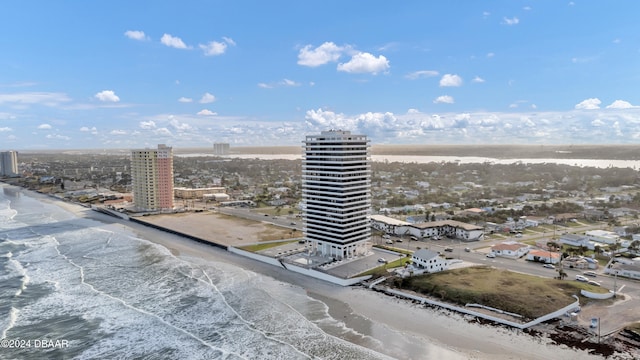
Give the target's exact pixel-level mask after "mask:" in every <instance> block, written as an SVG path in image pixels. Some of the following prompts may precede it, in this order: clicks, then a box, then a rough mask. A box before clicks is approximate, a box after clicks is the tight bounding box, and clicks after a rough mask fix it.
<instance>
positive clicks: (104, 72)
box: [0, 0, 640, 150]
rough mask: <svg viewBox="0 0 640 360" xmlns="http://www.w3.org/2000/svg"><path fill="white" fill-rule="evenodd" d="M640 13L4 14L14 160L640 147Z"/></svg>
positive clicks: (24, 9)
mask: <svg viewBox="0 0 640 360" xmlns="http://www.w3.org/2000/svg"><path fill="white" fill-rule="evenodd" d="M638 14H640V2H638V1H635V0H620V1H613V2H609V1H585V0H582V1H581V0H574V1H557V0H547V1H519V0H505V1H471V0H469V1H401V2H391V1H378V0H373V1H334V0H322V1H313V0H309V1H294V0H291V1H243V0H235V1H180V2H178V1H119V0H115V1H109V2H93V1H86V2H81V1H64V0H62V1H29V0H23V1H10V2H9V1H6V2H3V3H2V5H1V6H0V31H1V32H2V34H3V35H2V36H1V37H0V49H2V52H1V54H2V55H1V56H0V149H18V150H21V149H83V148H98V149H99V148H138V147H146V146H155V145H156V144H158V143H165V144H167V145H170V146H174V147H201V146H211V145H212V143H213V142H229V143H231V144H232V146H261V145H300V144H301V141H302V139H303V138H304V136H305V135H307V134H314V133H318V132H319V131H321V130H327V129H343V130H351V131H353V132H356V133H362V134H366V135H369V137H370V138H371V139H372V143H373V144H633V143H637V142H640V107H639V106H640V92H639V91H638V89H640V22H639V21H638V20H637V17H638Z"/></svg>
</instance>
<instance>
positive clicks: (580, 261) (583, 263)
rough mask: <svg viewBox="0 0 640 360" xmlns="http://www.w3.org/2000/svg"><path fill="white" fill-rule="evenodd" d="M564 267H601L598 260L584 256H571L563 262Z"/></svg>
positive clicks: (593, 268)
mask: <svg viewBox="0 0 640 360" xmlns="http://www.w3.org/2000/svg"><path fill="white" fill-rule="evenodd" d="M561 264H562V267H564V268H569V269H592V270H595V269H597V268H598V267H599V265H598V262H597V261H596V260H594V259H592V258H588V257H584V256H570V257H568V258H565V259H564V260H562V262H561Z"/></svg>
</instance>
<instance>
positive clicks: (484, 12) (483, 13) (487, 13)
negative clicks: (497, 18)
mask: <svg viewBox="0 0 640 360" xmlns="http://www.w3.org/2000/svg"><path fill="white" fill-rule="evenodd" d="M489 15H491V13H490V12H488V11H483V12H482V16H484V17H488V16H489Z"/></svg>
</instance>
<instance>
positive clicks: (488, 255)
mask: <svg viewBox="0 0 640 360" xmlns="http://www.w3.org/2000/svg"><path fill="white" fill-rule="evenodd" d="M487 257H488V258H491V259H493V258H495V257H496V254H494V253H488V254H487Z"/></svg>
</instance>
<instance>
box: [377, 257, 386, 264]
mask: <svg viewBox="0 0 640 360" xmlns="http://www.w3.org/2000/svg"><path fill="white" fill-rule="evenodd" d="M378 262H380V263H386V262H387V260H386V259H385V258H380V259H378Z"/></svg>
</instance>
